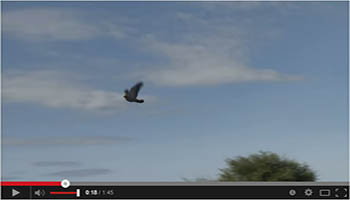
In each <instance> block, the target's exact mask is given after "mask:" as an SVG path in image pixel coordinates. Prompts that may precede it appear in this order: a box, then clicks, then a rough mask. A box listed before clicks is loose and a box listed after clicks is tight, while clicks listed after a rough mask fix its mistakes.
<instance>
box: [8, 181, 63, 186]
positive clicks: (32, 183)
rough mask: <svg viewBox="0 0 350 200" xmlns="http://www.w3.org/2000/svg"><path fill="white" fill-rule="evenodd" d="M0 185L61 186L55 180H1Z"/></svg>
mask: <svg viewBox="0 0 350 200" xmlns="http://www.w3.org/2000/svg"><path fill="white" fill-rule="evenodd" d="M1 186H61V182H59V181H58V182H57V181H3V182H1Z"/></svg>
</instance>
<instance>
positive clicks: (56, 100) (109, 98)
mask: <svg viewBox="0 0 350 200" xmlns="http://www.w3.org/2000/svg"><path fill="white" fill-rule="evenodd" d="M70 78H72V76H70V75H69V74H66V73H62V72H57V71H50V70H41V71H32V72H27V73H7V74H4V75H3V98H4V101H8V102H19V103H28V102H29V103H35V104H40V105H43V106H46V107H52V108H73V109H79V110H86V111H103V112H114V111H118V110H120V109H122V108H124V107H125V106H126V105H125V101H124V99H123V95H122V94H121V93H118V92H111V91H104V90H98V89H93V88H88V87H84V86H82V85H81V84H79V83H77V82H75V81H72V80H71V79H70Z"/></svg>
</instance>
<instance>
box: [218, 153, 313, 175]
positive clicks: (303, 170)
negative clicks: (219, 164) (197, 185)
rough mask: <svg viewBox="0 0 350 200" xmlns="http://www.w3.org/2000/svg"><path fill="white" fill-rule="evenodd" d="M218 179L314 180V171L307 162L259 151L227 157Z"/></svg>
mask: <svg viewBox="0 0 350 200" xmlns="http://www.w3.org/2000/svg"><path fill="white" fill-rule="evenodd" d="M226 163H227V165H228V167H227V168H224V169H220V172H221V173H220V174H219V181H315V180H316V179H317V177H316V173H315V172H314V171H313V170H312V169H310V167H309V166H308V165H307V164H301V163H299V162H297V161H295V160H291V159H287V158H282V157H280V156H279V155H278V154H276V153H271V152H263V151H261V152H259V153H257V154H252V155H249V156H248V157H242V156H239V157H237V158H235V159H227V160H226Z"/></svg>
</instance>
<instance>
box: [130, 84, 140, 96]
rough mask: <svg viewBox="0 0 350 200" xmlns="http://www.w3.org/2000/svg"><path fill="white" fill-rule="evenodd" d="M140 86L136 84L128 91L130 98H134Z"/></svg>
mask: <svg viewBox="0 0 350 200" xmlns="http://www.w3.org/2000/svg"><path fill="white" fill-rule="evenodd" d="M142 86H143V83H142V82H139V83H136V84H135V85H134V86H133V87H132V88H131V89H130V91H129V95H130V97H132V98H136V97H137V95H138V93H139V91H140V89H141V88H142Z"/></svg>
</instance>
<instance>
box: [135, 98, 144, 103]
mask: <svg viewBox="0 0 350 200" xmlns="http://www.w3.org/2000/svg"><path fill="white" fill-rule="evenodd" d="M135 101H136V102H137V103H143V102H145V101H144V100H143V99H136V100H135Z"/></svg>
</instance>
